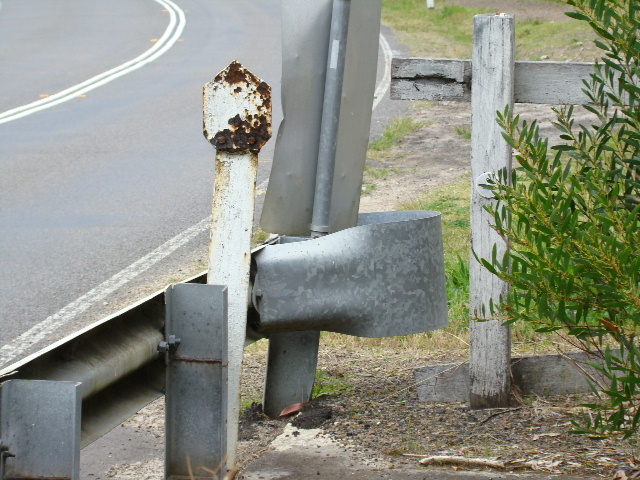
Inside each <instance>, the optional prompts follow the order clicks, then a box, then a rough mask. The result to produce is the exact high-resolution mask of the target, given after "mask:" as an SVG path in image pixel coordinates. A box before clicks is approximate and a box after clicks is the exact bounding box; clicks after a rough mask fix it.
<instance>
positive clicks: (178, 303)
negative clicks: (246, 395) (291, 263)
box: [161, 283, 227, 480]
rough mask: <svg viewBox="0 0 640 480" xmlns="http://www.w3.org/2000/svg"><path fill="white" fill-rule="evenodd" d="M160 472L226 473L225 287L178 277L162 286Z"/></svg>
mask: <svg viewBox="0 0 640 480" xmlns="http://www.w3.org/2000/svg"><path fill="white" fill-rule="evenodd" d="M166 336H167V340H166V341H165V342H163V343H162V344H161V350H162V351H164V353H165V359H166V362H167V373H166V375H167V386H166V409H165V431H166V436H165V478H166V479H167V480H178V479H184V480H187V479H188V480H204V479H219V478H223V477H224V476H225V474H226V469H225V465H224V464H225V457H226V450H227V448H226V443H227V408H226V403H227V388H226V387H227V289H226V287H224V286H220V285H198V284H188V283H182V284H177V285H172V286H171V287H169V288H168V289H167V321H166Z"/></svg>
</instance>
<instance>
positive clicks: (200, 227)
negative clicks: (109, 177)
mask: <svg viewBox="0 0 640 480" xmlns="http://www.w3.org/2000/svg"><path fill="white" fill-rule="evenodd" d="M156 1H161V0H156ZM380 46H381V47H382V51H383V56H384V62H385V69H384V77H383V80H382V82H381V83H380V85H378V87H377V88H376V91H375V95H374V102H373V106H372V110H375V108H376V107H377V106H378V104H379V103H380V100H381V99H382V98H383V97H384V95H385V93H386V91H387V89H388V88H389V81H388V80H387V78H388V77H390V69H391V49H390V48H389V44H388V43H387V41H386V39H385V38H384V37H383V36H382V34H380ZM268 183H269V179H266V180H264V181H262V182H261V183H260V184H259V185H258V187H257V189H258V190H264V189H265V187H266V186H267V184H268ZM209 228H211V216H209V217H207V218H205V219H204V220H202V221H200V222H199V223H197V224H196V225H194V226H192V227H189V228H188V229H186V230H185V231H183V232H181V233H179V234H178V235H176V236H175V237H173V238H172V239H171V240H169V241H167V242H165V243H164V244H162V245H160V246H159V247H158V248H156V249H155V250H154V251H152V252H151V253H149V254H147V255H145V256H144V257H142V258H141V259H140V260H138V261H136V262H135V263H133V264H132V265H130V266H128V267H127V268H125V269H124V270H121V271H120V272H118V273H116V274H115V275H114V276H112V277H111V278H110V279H108V280H107V281H105V282H103V283H102V284H100V285H98V286H97V287H96V288H94V289H92V290H90V291H89V292H87V293H85V294H84V295H82V296H81V297H80V298H78V299H77V300H74V301H73V302H71V303H70V304H68V305H67V306H66V307H64V308H63V309H62V310H60V311H59V312H57V313H54V314H53V315H51V316H49V317H47V318H46V319H45V320H43V321H42V322H40V323H38V324H36V325H34V326H33V327H31V328H30V329H29V330H27V331H26V332H24V333H23V334H21V335H20V336H18V337H17V338H15V339H14V340H13V341H12V342H11V343H9V344H7V345H4V346H3V347H1V348H0V366H1V365H3V364H5V363H7V362H8V361H9V360H11V359H13V358H15V357H17V356H18V355H20V354H22V353H24V352H25V351H26V350H28V349H29V348H30V347H31V346H32V345H35V344H36V343H38V342H40V341H42V340H44V339H46V338H47V337H48V336H49V335H51V334H52V333H53V332H55V331H56V330H57V329H59V328H61V327H63V326H64V325H66V324H67V323H69V322H70V321H71V320H73V319H74V318H75V317H77V316H78V315H80V314H81V313H83V312H85V311H86V310H88V309H89V308H90V307H91V306H92V305H94V304H96V303H98V302H100V301H103V300H104V299H105V298H106V297H108V296H109V295H111V294H112V293H113V292H115V291H116V290H117V289H118V288H120V287H122V286H123V285H125V284H127V283H128V282H130V281H131V280H133V279H134V278H135V277H137V276H138V275H140V274H141V273H143V272H145V271H146V270H148V269H149V268H151V267H152V266H153V265H155V264H156V263H158V262H159V261H161V260H163V259H164V258H166V257H168V256H169V255H171V254H172V253H173V252H175V251H176V250H177V249H179V248H180V247H182V246H184V245H186V244H187V242H189V241H190V240H192V239H193V238H195V237H196V236H197V235H198V234H200V233H202V232H204V231H206V230H208V229H209Z"/></svg>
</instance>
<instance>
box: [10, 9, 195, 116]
mask: <svg viewBox="0 0 640 480" xmlns="http://www.w3.org/2000/svg"><path fill="white" fill-rule="evenodd" d="M153 1H154V2H156V3H158V4H160V5H161V6H163V7H164V8H165V9H166V10H167V11H168V12H169V25H168V26H167V28H166V30H165V31H164V33H163V34H162V36H161V37H160V38H159V39H158V41H157V42H155V44H154V45H153V47H151V48H150V49H149V50H147V51H146V52H144V53H143V54H141V55H139V56H138V57H136V58H134V59H133V60H130V61H128V62H125V63H123V64H122V65H119V66H117V67H115V68H112V69H111V70H108V71H106V72H103V73H101V74H99V75H96V76H94V77H92V78H90V79H89V80H85V81H84V82H81V83H78V84H77V85H74V86H72V87H69V88H67V89H65V90H63V91H61V92H58V93H56V94H54V95H50V96H48V97H46V98H43V99H41V100H37V101H35V102H32V103H29V104H27V105H22V106H20V107H16V108H12V109H11V110H7V111H5V112H2V113H0V124H3V123H7V122H11V121H13V120H17V119H19V118H23V117H26V116H28V115H32V114H34V113H37V112H40V111H42V110H45V109H47V108H51V107H54V106H56V105H60V104H61V103H64V102H68V101H69V100H72V99H74V98H77V97H78V95H84V94H85V93H87V92H90V91H91V90H95V89H96V88H98V87H101V86H103V85H106V84H107V83H109V82H112V81H113V80H116V79H117V78H120V77H122V76H124V75H127V74H129V73H131V72H133V71H135V70H138V69H139V68H142V67H144V66H145V65H148V64H149V63H151V62H153V61H154V60H157V59H158V58H159V57H161V56H162V55H164V54H165V53H166V52H167V51H168V50H169V49H170V48H171V47H172V46H173V45H174V44H175V43H176V42H177V41H178V40H179V38H180V35H182V31H183V30H184V27H185V24H186V18H185V15H184V12H183V11H182V9H180V7H178V6H177V5H176V4H175V3H173V2H172V1H171V0H153Z"/></svg>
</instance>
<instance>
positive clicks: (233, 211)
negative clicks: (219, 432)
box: [204, 62, 271, 467]
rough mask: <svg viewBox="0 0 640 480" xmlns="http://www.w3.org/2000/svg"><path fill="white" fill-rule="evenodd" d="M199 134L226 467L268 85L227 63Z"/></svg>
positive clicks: (234, 434) (233, 434)
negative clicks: (222, 302) (215, 290)
mask: <svg viewBox="0 0 640 480" xmlns="http://www.w3.org/2000/svg"><path fill="white" fill-rule="evenodd" d="M204 135H205V137H206V138H207V140H209V141H210V142H211V143H212V144H213V145H214V146H215V147H216V176H215V181H214V186H213V220H212V229H211V246H210V250H209V271H208V274H207V283H209V284H219V285H226V286H227V288H228V315H229V330H228V346H229V370H228V378H229V383H228V392H229V393H228V399H229V400H228V422H229V426H230V428H228V437H227V438H228V440H227V449H228V465H229V466H231V467H233V466H234V465H235V461H236V448H235V446H236V443H237V438H238V428H237V425H238V418H239V415H240V373H241V367H242V354H243V350H244V342H245V337H246V325H247V299H248V298H249V267H250V264H251V234H252V227H253V209H254V201H255V187H256V175H257V171H258V152H259V151H260V149H261V148H262V147H263V145H264V144H265V143H266V142H267V140H269V138H271V87H270V86H269V85H268V84H267V83H265V82H263V81H262V80H261V79H259V78H258V77H257V76H255V75H254V74H253V73H251V72H250V71H249V70H247V69H245V68H244V67H243V66H242V65H240V64H239V63H238V62H232V63H231V64H230V65H229V66H228V67H227V68H226V69H225V70H223V71H222V72H220V73H219V74H218V75H217V76H216V77H215V78H214V79H213V80H212V81H211V82H209V83H207V84H206V85H205V87H204Z"/></svg>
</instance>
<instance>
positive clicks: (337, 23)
mask: <svg viewBox="0 0 640 480" xmlns="http://www.w3.org/2000/svg"><path fill="white" fill-rule="evenodd" d="M350 11H351V0H334V2H333V12H332V14H331V32H330V36H329V56H328V58H327V75H326V79H325V89H324V102H323V106H322V121H321V123H320V148H319V151H318V167H317V174H316V188H315V194H314V199H313V215H312V219H311V236H312V237H319V236H322V235H326V234H327V233H329V215H330V213H331V194H332V190H333V188H332V187H333V172H334V168H335V161H336V146H337V143H338V127H339V119H340V104H341V101H342V80H343V77H344V65H345V57H346V52H347V32H348V30H349V12H350Z"/></svg>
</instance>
